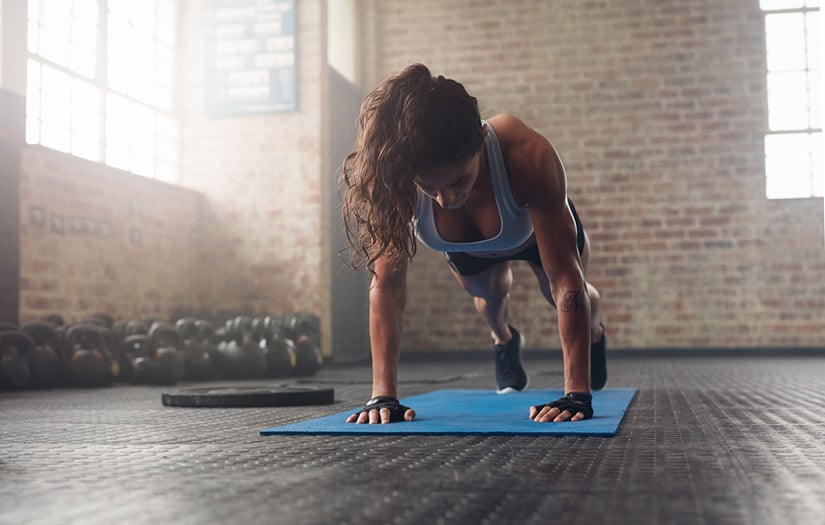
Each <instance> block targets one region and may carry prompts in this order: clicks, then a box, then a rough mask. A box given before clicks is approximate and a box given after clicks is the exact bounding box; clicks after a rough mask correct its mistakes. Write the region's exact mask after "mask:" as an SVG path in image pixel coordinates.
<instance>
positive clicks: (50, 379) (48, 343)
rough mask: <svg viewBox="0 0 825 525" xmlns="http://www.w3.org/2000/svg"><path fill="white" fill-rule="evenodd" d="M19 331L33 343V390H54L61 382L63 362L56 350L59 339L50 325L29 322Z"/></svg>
mask: <svg viewBox="0 0 825 525" xmlns="http://www.w3.org/2000/svg"><path fill="white" fill-rule="evenodd" d="M21 331H22V332H23V333H25V334H26V335H28V336H29V337H31V338H32V340H33V341H34V343H35V348H34V356H33V358H32V362H31V373H32V382H31V386H32V387H34V388H54V387H56V386H59V385H60V384H61V383H62V382H63V362H62V361H61V359H60V354H59V352H58V348H59V347H60V337H59V336H58V335H57V329H56V328H55V326H54V325H53V324H51V323H46V322H42V321H31V322H28V323H26V324H24V325H23V326H22V327H21Z"/></svg>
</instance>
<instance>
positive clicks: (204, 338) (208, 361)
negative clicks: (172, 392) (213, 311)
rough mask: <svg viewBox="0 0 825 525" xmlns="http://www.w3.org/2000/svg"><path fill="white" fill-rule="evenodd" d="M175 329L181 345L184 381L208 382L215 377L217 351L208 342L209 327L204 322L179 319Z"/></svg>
mask: <svg viewBox="0 0 825 525" xmlns="http://www.w3.org/2000/svg"><path fill="white" fill-rule="evenodd" d="M175 329H176V330H177V332H178V336H179V337H180V340H181V344H182V345H183V350H182V351H183V358H184V375H183V380H185V381H209V380H211V379H214V378H215V376H216V375H217V364H218V363H217V361H218V349H217V347H215V346H214V345H212V344H211V342H210V341H209V339H210V337H211V332H212V330H211V327H210V326H209V325H208V323H206V322H205V321H199V320H196V319H192V318H184V319H179V320H178V321H177V322H176V323H175Z"/></svg>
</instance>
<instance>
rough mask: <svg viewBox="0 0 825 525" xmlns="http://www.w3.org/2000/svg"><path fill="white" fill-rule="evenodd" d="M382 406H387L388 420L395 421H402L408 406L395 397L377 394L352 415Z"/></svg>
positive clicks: (378, 408)
mask: <svg viewBox="0 0 825 525" xmlns="http://www.w3.org/2000/svg"><path fill="white" fill-rule="evenodd" d="M382 408H388V409H389V410H390V422H391V423H392V422H396V421H404V414H405V413H406V412H407V410H409V409H410V407H405V406H404V405H402V404H401V403H399V402H398V400H397V399H395V398H394V397H390V396H378V397H374V398H372V399H370V400H369V401H367V404H366V405H364V408H361V409H359V410H357V411H356V412H353V414H354V415H356V416H358V415H360V414H361V412H369V411H370V410H379V411H380V410H381V409H382Z"/></svg>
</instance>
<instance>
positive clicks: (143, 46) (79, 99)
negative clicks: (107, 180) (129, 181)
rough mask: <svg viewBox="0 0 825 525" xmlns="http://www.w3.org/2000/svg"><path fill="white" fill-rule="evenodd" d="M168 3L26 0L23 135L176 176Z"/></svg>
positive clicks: (172, 13)
mask: <svg viewBox="0 0 825 525" xmlns="http://www.w3.org/2000/svg"><path fill="white" fill-rule="evenodd" d="M176 17H177V0H29V2H28V50H29V61H28V76H27V82H28V86H27V91H26V141H27V142H28V143H30V144H41V145H43V146H45V147H48V148H52V149H55V150H58V151H62V152H65V153H70V154H72V155H76V156H78V157H82V158H85V159H88V160H92V161H100V162H105V163H106V164H108V165H109V166H112V167H115V168H118V169H122V170H126V171H131V172H132V173H136V174H138V175H143V176H146V177H154V178H159V179H162V180H164V181H167V182H176V181H177V180H178V166H179V156H178V144H179V134H178V124H177V120H176V119H175V118H174V114H173V113H172V111H173V109H174V81H175V78H174V77H175V39H176V33H175V27H176V23H177V22H176Z"/></svg>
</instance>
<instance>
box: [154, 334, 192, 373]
mask: <svg viewBox="0 0 825 525" xmlns="http://www.w3.org/2000/svg"><path fill="white" fill-rule="evenodd" d="M149 339H150V340H151V343H152V347H153V349H154V352H155V355H156V356H158V359H160V356H161V355H162V356H166V357H164V359H169V360H170V361H171V362H173V363H174V373H175V377H176V379H177V380H178V381H180V380H181V379H183V376H184V373H185V367H186V363H185V361H184V355H183V351H182V348H181V344H180V336H179V335H178V331H177V330H175V328H174V327H173V326H172V325H170V324H168V323H164V322H161V321H155V322H154V323H152V326H151V327H150V328H149Z"/></svg>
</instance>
